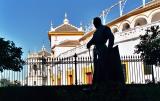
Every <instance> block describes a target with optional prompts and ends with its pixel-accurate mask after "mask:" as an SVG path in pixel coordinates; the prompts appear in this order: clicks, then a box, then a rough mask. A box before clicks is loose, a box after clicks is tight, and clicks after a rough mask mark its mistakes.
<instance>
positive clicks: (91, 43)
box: [87, 35, 95, 49]
mask: <svg viewBox="0 0 160 101" xmlns="http://www.w3.org/2000/svg"><path fill="white" fill-rule="evenodd" d="M94 43H95V35H93V37H92V39H91V40H90V41H89V42H88V43H87V48H88V49H89V48H90V47H91V46H92V45H93V44H94Z"/></svg>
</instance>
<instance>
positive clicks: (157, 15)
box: [151, 12, 160, 22]
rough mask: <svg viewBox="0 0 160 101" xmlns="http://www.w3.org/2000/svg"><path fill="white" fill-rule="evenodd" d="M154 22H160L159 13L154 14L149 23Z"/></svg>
mask: <svg viewBox="0 0 160 101" xmlns="http://www.w3.org/2000/svg"><path fill="white" fill-rule="evenodd" d="M156 21H160V12H158V13H155V14H154V15H153V16H152V19H151V22H156Z"/></svg>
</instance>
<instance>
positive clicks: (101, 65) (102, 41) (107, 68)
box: [87, 17, 124, 85]
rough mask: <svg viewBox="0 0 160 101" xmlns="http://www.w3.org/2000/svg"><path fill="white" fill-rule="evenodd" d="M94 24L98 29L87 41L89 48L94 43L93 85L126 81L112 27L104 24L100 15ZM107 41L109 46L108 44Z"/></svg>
mask: <svg viewBox="0 0 160 101" xmlns="http://www.w3.org/2000/svg"><path fill="white" fill-rule="evenodd" d="M93 24H94V26H95V28H96V31H95V32H94V34H93V37H92V39H91V40H90V41H89V42H88V43H87V48H88V49H89V48H90V46H91V45H94V49H93V57H94V59H93V61H94V75H93V82H92V83H93V85H99V84H105V85H112V83H117V82H124V78H123V71H122V68H121V61H120V56H119V51H117V50H118V46H116V47H114V48H113V45H114V36H113V34H112V32H111V30H110V28H109V27H108V26H103V25H102V23H101V19H100V18H99V17H96V18H94V20H93ZM107 41H108V46H106V42H107Z"/></svg>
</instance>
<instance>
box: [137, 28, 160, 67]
mask: <svg viewBox="0 0 160 101" xmlns="http://www.w3.org/2000/svg"><path fill="white" fill-rule="evenodd" d="M135 53H138V54H139V53H140V55H141V58H142V60H143V61H144V62H145V63H146V64H147V65H160V31H159V26H151V27H150V28H148V29H147V30H146V33H145V34H144V35H141V36H140V43H139V44H138V45H136V50H135Z"/></svg>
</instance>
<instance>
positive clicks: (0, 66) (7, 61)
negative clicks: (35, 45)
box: [0, 38, 24, 72]
mask: <svg viewBox="0 0 160 101" xmlns="http://www.w3.org/2000/svg"><path fill="white" fill-rule="evenodd" d="M21 49H22V48H20V47H16V46H15V44H14V42H13V41H9V40H7V41H5V40H4V38H0V71H1V72H3V70H13V71H20V70H21V69H22V68H23V65H24V61H23V60H22V58H21V55H22V53H23V52H22V50H21Z"/></svg>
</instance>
